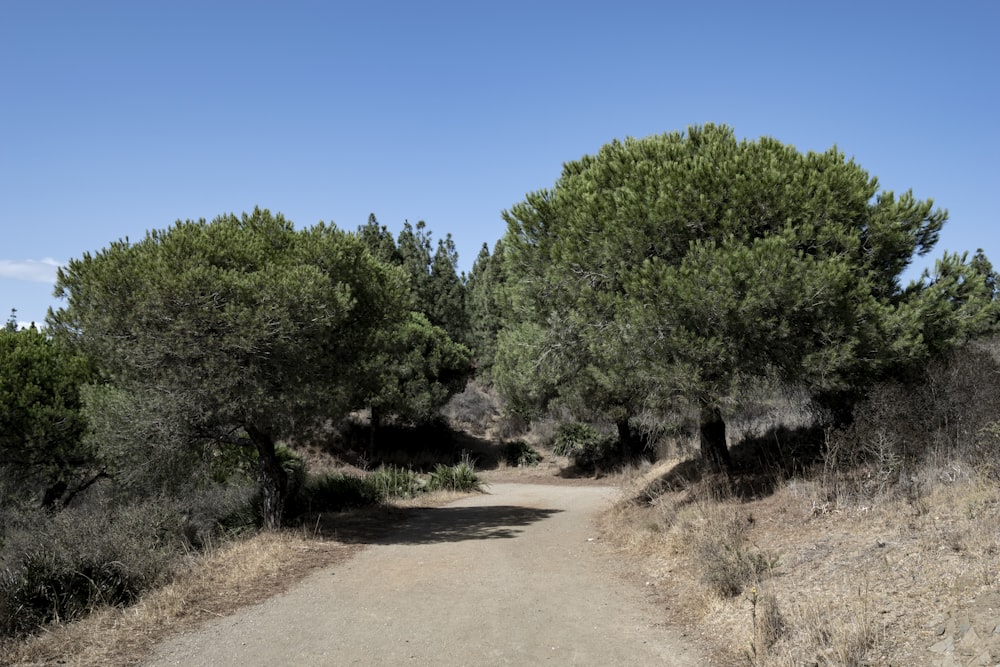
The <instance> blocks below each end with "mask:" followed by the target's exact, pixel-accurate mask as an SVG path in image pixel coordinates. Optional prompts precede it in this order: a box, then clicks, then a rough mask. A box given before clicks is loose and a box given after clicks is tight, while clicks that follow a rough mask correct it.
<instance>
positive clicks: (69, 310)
mask: <svg viewBox="0 0 1000 667" xmlns="http://www.w3.org/2000/svg"><path fill="white" fill-rule="evenodd" d="M56 290H57V295H58V296H61V297H65V298H66V299H67V301H68V303H67V306H66V308H64V309H61V310H59V311H58V312H56V313H53V314H52V315H51V316H50V324H51V328H52V331H53V334H54V335H55V336H57V337H59V338H60V339H61V340H64V341H67V342H70V343H72V344H74V345H76V346H78V347H79V348H80V349H81V350H83V351H84V352H86V354H87V355H88V356H89V357H91V358H92V359H93V360H94V361H95V363H96V364H97V365H98V367H99V369H100V370H101V372H102V373H103V374H104V375H105V377H107V378H108V379H109V380H111V381H112V383H113V384H114V385H115V386H117V387H118V388H120V389H123V390H127V391H131V392H140V391H141V392H142V393H143V394H144V395H145V396H146V397H148V400H147V401H146V404H147V405H148V406H149V409H150V410H152V411H154V413H163V414H170V413H171V412H173V414H177V415H179V416H181V417H182V418H183V419H184V421H185V423H186V426H185V430H187V431H188V432H190V433H192V434H193V435H195V436H196V437H197V438H198V439H200V440H201V441H202V442H205V441H208V442H215V443H221V442H231V443H236V444H241V445H245V446H249V447H252V448H253V449H254V450H256V452H257V455H258V461H259V464H258V474H259V477H260V479H261V490H262V494H263V507H264V518H265V523H266V525H268V526H269V527H274V526H277V525H278V524H279V523H280V517H281V514H282V504H283V502H284V495H285V485H286V481H287V475H286V474H285V472H284V470H283V469H282V467H281V465H280V463H279V461H278V460H277V458H276V455H275V442H276V441H277V440H279V439H290V438H295V437H303V436H305V435H307V434H308V433H310V432H311V431H312V430H313V429H315V428H317V427H321V426H323V425H324V424H325V423H326V421H327V420H328V419H338V418H340V417H342V416H343V415H345V414H347V412H348V411H349V410H351V409H353V408H355V407H357V406H358V405H359V403H361V401H362V400H363V397H362V396H359V395H358V388H360V387H364V382H363V380H364V378H363V373H364V371H365V370H367V366H366V364H365V363H364V362H365V360H367V359H369V358H370V357H371V356H372V355H373V354H374V353H375V352H376V351H377V348H376V347H375V346H376V344H377V341H378V340H379V339H380V337H379V336H378V335H377V334H378V332H380V331H382V330H384V329H391V328H394V327H395V326H396V325H397V323H398V322H399V321H400V319H401V318H402V316H403V315H404V314H405V312H406V308H405V303H406V298H407V294H406V284H405V278H404V276H403V275H402V273H401V272H400V271H398V270H397V269H393V268H392V267H389V266H387V265H385V264H383V263H381V262H379V261H377V260H375V259H374V258H373V257H372V255H371V254H370V253H369V252H368V250H367V249H366V248H365V246H364V244H363V243H362V242H361V241H360V240H359V239H358V238H357V237H356V236H353V235H350V234H347V233H344V232H341V231H340V230H337V229H336V228H334V227H330V226H326V225H324V224H322V223H320V224H319V225H316V226H314V227H311V228H308V229H304V230H301V231H295V230H294V229H293V227H292V224H291V223H290V222H288V221H287V220H285V219H284V218H283V217H282V216H281V215H272V214H271V213H270V212H269V211H267V210H261V209H255V210H254V211H253V213H251V214H243V215H242V216H240V217H237V216H235V215H227V216H220V217H218V218H216V219H215V220H213V221H212V222H211V223H209V222H206V221H205V220H200V221H197V222H192V221H187V222H178V223H176V224H175V225H174V226H173V227H171V228H169V229H166V230H161V231H152V232H149V233H147V235H146V237H145V238H144V239H143V240H142V241H139V242H137V243H131V242H129V241H128V240H123V241H118V242H115V243H113V244H111V245H110V246H109V247H107V248H105V249H104V250H102V251H101V252H99V253H97V254H95V255H91V254H89V253H88V254H85V255H84V256H83V257H82V258H81V259H77V260H73V261H71V262H70V264H69V266H68V267H67V268H64V269H61V270H60V272H59V277H58V281H57V284H56ZM158 404H163V405H167V406H176V405H181V406H182V408H183V409H182V410H181V411H180V412H178V411H173V410H172V407H171V408H168V409H163V410H160V409H158V407H157V406H158Z"/></svg>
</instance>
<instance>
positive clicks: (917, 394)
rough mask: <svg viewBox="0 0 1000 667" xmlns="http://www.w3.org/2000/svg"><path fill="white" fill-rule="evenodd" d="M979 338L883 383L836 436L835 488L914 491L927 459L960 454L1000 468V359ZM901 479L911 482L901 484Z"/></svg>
mask: <svg viewBox="0 0 1000 667" xmlns="http://www.w3.org/2000/svg"><path fill="white" fill-rule="evenodd" d="M995 347H996V343H995V342H992V343H990V342H983V341H980V342H975V343H971V344H969V345H967V346H966V347H964V348H961V349H959V350H956V351H955V352H953V353H952V354H950V355H948V356H946V357H943V358H941V359H938V360H936V361H934V362H932V363H930V364H929V365H928V366H927V368H926V369H924V371H923V372H922V373H921V374H920V376H919V377H918V378H917V380H916V381H914V382H910V383H902V382H887V383H883V384H881V385H879V386H877V387H875V388H874V389H873V390H872V391H871V392H870V393H869V395H868V397H867V398H866V399H865V400H864V401H863V402H861V403H860V404H858V406H857V407H856V408H855V410H854V415H853V416H854V421H853V423H852V424H851V426H849V427H848V428H846V429H843V430H840V431H836V432H834V433H832V434H831V435H830V437H829V441H828V446H827V451H826V459H825V465H826V473H827V485H828V486H830V487H832V488H830V489H828V490H829V491H831V492H833V493H837V494H838V495H839V494H841V493H842V492H843V491H845V490H846V489H851V490H853V491H854V492H857V493H859V494H860V495H861V496H862V497H871V496H875V495H878V494H883V493H889V492H896V491H898V490H901V489H902V490H906V489H905V488H904V487H906V486H907V484H910V485H912V480H913V478H914V471H915V470H916V468H917V465H918V464H919V463H921V462H924V461H927V460H931V461H936V462H937V463H944V462H947V461H956V460H960V461H963V462H965V463H967V464H970V465H972V466H974V467H976V468H979V469H981V470H982V471H983V472H984V473H986V474H987V475H992V474H994V471H995V463H994V459H995V452H996V444H997V442H998V438H997V437H996V431H995V430H994V429H995V424H996V415H997V414H1000V362H998V360H997V356H996V354H995V352H994V350H993V349H992V348H995ZM900 482H903V484H902V485H901V484H900Z"/></svg>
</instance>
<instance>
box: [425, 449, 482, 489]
mask: <svg viewBox="0 0 1000 667" xmlns="http://www.w3.org/2000/svg"><path fill="white" fill-rule="evenodd" d="M480 485H481V482H480V481H479V476H478V475H476V469H475V465H474V464H473V462H472V460H470V459H469V458H468V457H465V458H464V459H463V460H462V461H459V462H458V463H456V464H455V465H452V466H446V465H444V464H443V463H439V464H438V465H436V466H435V467H434V471H433V472H432V473H431V476H430V480H428V482H427V489H428V490H429V491H439V490H445V491H478V490H479V488H480Z"/></svg>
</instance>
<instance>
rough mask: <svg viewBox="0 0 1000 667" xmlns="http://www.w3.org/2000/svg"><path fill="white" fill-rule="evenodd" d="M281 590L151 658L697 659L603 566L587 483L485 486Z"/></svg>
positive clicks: (249, 661)
mask: <svg viewBox="0 0 1000 667" xmlns="http://www.w3.org/2000/svg"><path fill="white" fill-rule="evenodd" d="M487 490H488V493H486V494H482V495H476V496H472V497H468V498H464V499H462V500H460V501H458V502H456V503H453V504H451V505H448V506H446V507H441V508H436V509H427V510H423V511H421V512H420V513H419V514H417V515H416V517H415V518H414V519H413V520H411V521H408V522H407V523H406V524H405V525H404V526H401V527H400V528H399V529H398V530H396V531H394V532H392V533H391V534H390V535H388V536H387V537H386V538H384V539H382V540H380V541H379V542H378V543H376V544H374V545H372V546H370V547H368V548H367V549H365V550H363V551H362V552H360V553H359V554H358V555H357V556H355V557H354V558H352V559H350V560H349V561H347V562H345V563H341V564H340V565H339V566H337V567H335V568H332V569H325V570H320V571H318V572H316V573H315V574H313V575H311V576H310V577H308V578H307V579H305V580H304V581H303V582H302V583H301V584H299V585H298V586H296V587H295V588H294V589H292V590H291V591H289V592H287V593H285V594H283V595H280V596H278V597H275V598H272V599H270V600H268V601H267V602H265V603H263V604H261V605H258V606H255V607H250V608H248V609H244V610H243V611H240V612H238V613H236V614H234V615H233V616H229V617H226V618H222V619H218V620H216V621H213V622H210V623H208V624H206V625H205V626H203V627H202V628H201V629H199V630H198V631H196V632H194V633H188V634H184V635H180V636H178V637H175V638H173V639H171V640H169V641H167V642H165V643H163V644H161V645H160V646H159V647H157V649H156V651H155V652H154V655H153V657H152V659H151V661H150V662H149V663H147V664H148V665H150V666H156V667H159V666H165V665H240V666H241V667H252V666H254V665H338V666H339V665H404V664H414V665H416V664H424V665H426V664H432V665H439V666H445V665H519V666H520V665H537V664H540V663H548V664H552V665H600V666H602V667H606V666H610V665H653V664H656V665H680V666H684V665H697V664H704V662H703V660H700V659H699V658H700V656H699V654H698V652H697V650H696V649H695V648H694V647H692V646H690V645H688V644H687V643H685V640H683V639H681V638H680V637H679V636H678V635H677V634H675V633H674V632H672V631H671V630H668V629H665V628H664V627H662V625H660V623H659V621H661V620H662V619H661V618H658V615H659V614H662V611H658V610H657V609H655V608H654V607H653V606H652V605H650V604H649V603H648V602H647V601H646V600H645V598H644V597H643V594H642V591H641V590H640V589H638V588H636V587H633V586H631V585H628V584H624V583H622V581H621V580H620V579H619V578H618V577H617V576H616V575H615V574H614V566H613V561H612V559H611V555H610V553H609V551H608V550H607V549H606V548H605V547H604V545H603V544H601V543H600V541H598V540H594V539H591V538H593V522H592V518H593V515H594V513H595V512H596V511H598V510H599V509H601V508H603V507H604V506H606V505H607V503H608V502H609V500H611V499H612V498H613V497H614V493H615V492H614V490H612V489H610V488H606V487H596V486H554V485H540V484H495V485H492V486H490V487H488V489H487Z"/></svg>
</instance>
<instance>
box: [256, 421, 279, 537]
mask: <svg viewBox="0 0 1000 667" xmlns="http://www.w3.org/2000/svg"><path fill="white" fill-rule="evenodd" d="M247 433H248V434H249V435H250V439H251V440H252V441H253V444H254V446H255V447H256V448H257V474H258V476H259V477H260V511H261V518H262V519H263V522H264V528H265V529H267V530H277V529H278V528H280V527H281V515H282V514H283V513H284V511H285V494H286V492H287V489H288V473H286V472H285V469H284V468H283V467H282V466H281V462H280V461H278V457H277V455H276V454H275V448H274V438H272V437H271V434H270V433H267V432H265V431H258V430H257V429H255V428H248V429H247Z"/></svg>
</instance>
